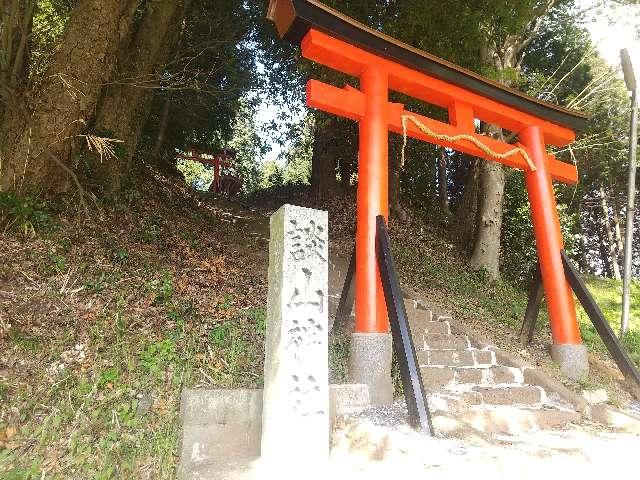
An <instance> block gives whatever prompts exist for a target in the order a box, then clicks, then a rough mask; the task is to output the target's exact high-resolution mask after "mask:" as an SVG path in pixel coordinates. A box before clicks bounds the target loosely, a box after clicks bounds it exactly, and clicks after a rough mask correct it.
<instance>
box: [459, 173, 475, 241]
mask: <svg viewBox="0 0 640 480" xmlns="http://www.w3.org/2000/svg"><path fill="white" fill-rule="evenodd" d="M479 191H480V160H474V161H473V163H472V164H471V165H470V166H469V171H468V172H467V178H466V180H465V182H464V190H463V192H462V199H461V200H460V205H459V206H458V209H457V217H458V228H457V230H458V238H459V243H460V245H461V246H462V248H464V249H465V251H466V252H467V253H471V248H470V246H472V245H473V244H474V242H475V238H476V217H477V214H478V194H479Z"/></svg>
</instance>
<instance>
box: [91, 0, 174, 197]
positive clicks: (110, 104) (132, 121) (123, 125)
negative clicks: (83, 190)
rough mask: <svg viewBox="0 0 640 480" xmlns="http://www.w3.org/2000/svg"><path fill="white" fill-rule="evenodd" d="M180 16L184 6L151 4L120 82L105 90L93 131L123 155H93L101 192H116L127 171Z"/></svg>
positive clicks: (171, 1) (164, 2) (167, 0)
mask: <svg viewBox="0 0 640 480" xmlns="http://www.w3.org/2000/svg"><path fill="white" fill-rule="evenodd" d="M183 13H184V2H183V1H176V0H162V1H160V2H154V3H153V4H151V6H150V8H149V10H148V11H147V12H146V14H145V16H144V18H143V20H142V24H141V25H140V29H139V30H138V32H136V34H135V36H134V37H133V40H132V42H131V44H130V45H129V46H127V52H128V58H127V61H126V64H125V65H124V67H123V68H122V71H121V72H120V76H121V77H122V78H121V80H120V81H119V82H118V83H117V84H114V85H110V86H109V87H107V88H106V89H105V92H104V94H103V96H102V99H101V102H100V107H99V110H98V113H97V116H96V122H95V129H96V131H97V132H98V133H100V134H103V132H104V134H106V135H109V136H113V137H115V138H117V139H119V140H122V141H124V149H123V150H124V151H123V152H122V153H121V155H120V156H118V157H117V158H111V159H103V158H101V157H99V156H97V155H94V156H92V157H90V158H92V162H91V168H92V170H93V172H94V178H95V179H96V180H97V181H98V183H100V184H101V185H102V186H103V187H104V189H105V191H107V192H113V191H116V190H118V189H119V188H120V183H121V179H122V176H123V174H124V173H125V172H126V171H127V170H128V169H129V168H130V167H131V165H132V160H133V156H134V155H135V153H136V150H137V147H138V141H139V138H140V134H141V132H142V127H143V125H144V123H145V120H146V118H147V116H148V114H149V107H150V102H151V98H152V94H153V90H152V88H149V87H153V85H154V84H155V83H156V75H155V69H156V67H157V66H158V65H160V64H161V63H163V62H164V61H166V59H167V58H168V52H169V50H170V45H171V44H173V43H174V42H173V38H171V37H173V35H171V33H172V32H171V30H172V29H173V31H177V28H176V26H178V25H180V23H181V22H180V21H176V18H182V16H183Z"/></svg>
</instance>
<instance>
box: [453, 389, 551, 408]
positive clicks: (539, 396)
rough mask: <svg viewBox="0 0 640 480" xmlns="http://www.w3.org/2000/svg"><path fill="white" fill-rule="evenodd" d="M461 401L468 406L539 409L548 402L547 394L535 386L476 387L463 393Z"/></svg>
mask: <svg viewBox="0 0 640 480" xmlns="http://www.w3.org/2000/svg"><path fill="white" fill-rule="evenodd" d="M461 400H462V401H463V403H465V404H467V405H511V406H515V405H524V406H527V407H537V408H539V407H542V404H543V403H544V402H545V401H546V394H545V391H544V390H543V389H542V388H541V387H538V386H534V385H514V386H505V387H483V386H475V387H473V388H472V389H471V390H469V391H466V392H463V393H462V394H461Z"/></svg>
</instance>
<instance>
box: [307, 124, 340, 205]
mask: <svg viewBox="0 0 640 480" xmlns="http://www.w3.org/2000/svg"><path fill="white" fill-rule="evenodd" d="M323 117H324V118H318V120H317V122H316V128H315V132H314V141H313V155H312V157H311V192H312V195H313V196H314V198H315V199H316V201H318V202H322V201H324V200H326V199H327V198H329V197H330V196H331V195H332V194H333V193H334V192H335V191H336V188H337V180H336V157H335V151H334V149H333V148H331V142H332V140H333V134H334V132H333V131H332V128H331V125H332V124H333V120H332V119H331V118H327V117H326V116H324V115H323Z"/></svg>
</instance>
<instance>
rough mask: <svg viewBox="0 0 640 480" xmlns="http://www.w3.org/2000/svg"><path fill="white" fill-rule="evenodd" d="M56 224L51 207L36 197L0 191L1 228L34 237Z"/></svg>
mask: <svg viewBox="0 0 640 480" xmlns="http://www.w3.org/2000/svg"><path fill="white" fill-rule="evenodd" d="M54 225H55V224H54V222H53V220H52V219H51V216H50V213H49V208H48V207H47V206H46V205H45V204H44V203H43V202H41V201H39V200H37V199H36V198H35V197H31V196H21V195H19V194H16V193H12V192H0V228H2V229H4V230H14V231H18V232H20V233H22V234H23V235H25V236H29V237H33V236H35V235H36V232H38V231H46V230H50V229H51V228H53V227H54Z"/></svg>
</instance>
